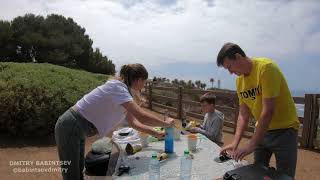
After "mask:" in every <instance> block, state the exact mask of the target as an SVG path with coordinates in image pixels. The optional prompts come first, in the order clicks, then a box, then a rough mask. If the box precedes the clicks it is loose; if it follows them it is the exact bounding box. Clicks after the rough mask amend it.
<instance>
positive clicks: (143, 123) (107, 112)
mask: <svg viewBox="0 0 320 180" xmlns="http://www.w3.org/2000/svg"><path fill="white" fill-rule="evenodd" d="M147 78H148V72H147V70H146V69H145V67H144V66H143V65H141V64H128V65H123V66H122V67H121V70H120V77H119V78H117V79H112V80H108V81H107V82H106V83H105V84H103V85H101V86H99V87H97V88H95V89H94V90H92V91H91V92H89V93H88V94H86V95H85V96H83V98H82V99H80V100H79V101H78V102H77V103H76V104H75V105H74V106H73V107H71V108H70V109H69V110H67V111H66V112H65V113H64V114H62V115H61V116H60V117H59V119H58V121H57V123H56V126H55V139H56V143H57V148H58V152H59V158H60V160H61V161H71V165H69V166H65V165H62V166H61V167H62V168H67V169H68V171H67V172H66V173H65V172H63V173H62V176H63V179H64V180H71V179H72V180H79V179H83V168H84V152H85V149H84V148H85V137H86V134H85V131H86V129H87V126H88V122H91V123H92V124H93V125H94V126H95V127H96V128H97V130H98V132H99V135H100V136H102V137H103V136H105V135H106V134H108V133H110V132H111V130H112V129H114V127H116V126H117V125H119V123H120V122H121V121H122V120H123V119H125V118H126V119H127V120H128V122H129V125H131V126H132V127H133V128H135V129H137V130H139V131H142V132H145V133H148V134H151V135H153V136H156V137H158V138H163V137H164V136H165V134H164V133H163V132H158V131H155V130H154V129H153V127H152V126H161V127H171V126H173V123H174V120H173V119H172V118H169V117H168V118H167V119H166V121H164V120H163V119H162V118H158V117H157V116H154V115H152V114H150V113H148V112H146V111H144V110H143V109H142V108H140V107H139V106H138V105H137V104H136V103H135V102H134V101H133V98H132V93H131V91H130V89H134V90H136V91H140V90H141V89H142V88H143V87H144V85H145V82H146V80H147Z"/></svg>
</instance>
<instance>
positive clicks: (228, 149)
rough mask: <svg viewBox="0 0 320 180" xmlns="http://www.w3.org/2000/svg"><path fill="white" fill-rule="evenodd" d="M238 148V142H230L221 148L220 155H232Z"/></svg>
mask: <svg viewBox="0 0 320 180" xmlns="http://www.w3.org/2000/svg"><path fill="white" fill-rule="evenodd" d="M236 149H237V144H236V143H235V142H233V143H231V144H228V145H226V146H224V147H222V148H221V150H220V155H222V154H230V155H232V154H233V152H234V151H235V150H236Z"/></svg>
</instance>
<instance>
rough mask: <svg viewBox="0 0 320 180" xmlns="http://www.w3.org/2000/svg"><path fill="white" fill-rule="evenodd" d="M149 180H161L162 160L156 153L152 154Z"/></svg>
mask: <svg viewBox="0 0 320 180" xmlns="http://www.w3.org/2000/svg"><path fill="white" fill-rule="evenodd" d="M149 180H160V162H159V161H158V159H157V154H156V153H153V154H152V157H151V160H150V163H149Z"/></svg>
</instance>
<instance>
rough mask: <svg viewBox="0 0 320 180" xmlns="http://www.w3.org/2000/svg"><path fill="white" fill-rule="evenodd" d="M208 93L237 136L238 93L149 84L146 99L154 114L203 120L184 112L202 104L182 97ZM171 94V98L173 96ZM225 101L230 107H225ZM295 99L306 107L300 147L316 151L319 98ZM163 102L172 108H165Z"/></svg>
mask: <svg viewBox="0 0 320 180" xmlns="http://www.w3.org/2000/svg"><path fill="white" fill-rule="evenodd" d="M157 92H163V93H162V94H161V93H157ZM206 92H213V93H214V94H215V95H216V97H217V100H216V109H218V110H219V111H221V112H223V113H224V114H225V115H227V116H226V117H228V118H226V119H225V121H224V126H225V127H226V128H225V129H229V130H225V131H229V132H231V133H235V131H236V124H237V117H238V111H239V106H238V97H237V95H236V92H235V91H222V90H218V89H217V90H200V89H183V88H182V87H177V88H176V87H163V86H155V85H152V83H148V84H147V86H146V88H145V91H144V92H143V95H145V96H146V97H147V99H148V108H149V109H151V110H154V111H157V112H160V113H162V112H163V110H169V112H170V115H172V116H175V117H176V118H178V119H182V118H183V116H184V115H186V116H188V117H192V118H196V119H199V120H202V119H203V118H204V115H203V114H201V112H200V111H192V110H186V108H185V107H192V106H193V107H200V102H199V101H198V100H197V101H192V100H186V99H185V98H183V97H184V96H187V97H188V96H192V95H197V96H200V95H202V94H204V93H206ZM168 94H172V96H169V95H168ZM189 99H190V98H189ZM226 99H227V100H228V101H229V103H227V104H224V103H225V102H226ZM293 99H294V102H295V103H296V104H304V116H303V117H299V121H300V123H301V125H300V129H299V135H298V140H299V146H300V147H303V148H306V149H317V143H318V144H320V134H318V133H317V132H319V131H320V125H319V123H320V115H319V111H320V110H319V109H320V106H319V104H320V94H305V97H293ZM219 100H220V101H219ZM164 102H165V103H167V104H170V105H165V104H164ZM159 109H160V110H159ZM184 113H185V114H184ZM253 131H254V126H252V125H251V126H249V127H247V129H246V132H245V134H244V136H246V137H250V136H251V135H252V133H253ZM319 133H320V132H319ZM317 135H318V138H317ZM318 148H319V147H318Z"/></svg>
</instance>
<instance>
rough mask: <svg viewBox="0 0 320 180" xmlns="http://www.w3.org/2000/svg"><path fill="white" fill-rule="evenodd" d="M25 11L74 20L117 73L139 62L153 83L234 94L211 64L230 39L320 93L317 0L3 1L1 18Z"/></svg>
mask: <svg viewBox="0 0 320 180" xmlns="http://www.w3.org/2000/svg"><path fill="white" fill-rule="evenodd" d="M26 13H33V14H36V15H43V16H46V15H48V14H52V13H54V14H61V15H63V16H65V17H71V18H73V19H74V20H75V21H76V22H77V23H78V24H79V25H80V26H82V27H84V28H85V29H86V34H88V35H89V36H90V38H91V39H92V40H93V46H94V48H99V49H100V50H101V52H102V53H103V54H104V55H106V56H108V58H110V59H112V61H113V62H114V63H115V65H116V70H117V71H119V69H120V67H121V65H123V64H126V63H142V64H143V65H145V67H146V68H147V69H148V71H149V74H150V77H151V78H152V77H153V76H158V77H159V76H160V77H166V78H170V79H171V80H173V79H175V78H177V79H184V80H186V81H187V80H193V81H195V80H201V81H202V82H206V83H207V87H211V83H210V82H209V80H210V78H214V79H215V82H217V80H218V79H220V81H221V88H226V89H235V78H236V76H235V75H230V74H229V73H228V72H227V71H226V70H224V69H223V68H218V67H217V65H216V58H217V54H218V52H219V50H220V49H221V47H222V45H223V44H224V43H226V42H233V43H236V44H238V45H240V47H242V49H243V50H244V51H245V52H246V54H247V56H249V57H268V58H272V59H273V60H274V61H275V62H276V63H277V64H278V65H279V66H280V68H281V70H282V72H283V74H284V75H285V77H286V79H287V82H288V85H289V88H290V89H291V90H307V91H319V92H320V78H319V70H320V46H319V42H320V20H319V19H320V1H318V0H303V1H301V0H260V1H254V0H1V6H0V19H2V20H8V21H11V20H13V18H15V17H17V16H23V15H24V14H26ZM214 86H217V84H216V83H215V84H214Z"/></svg>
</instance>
